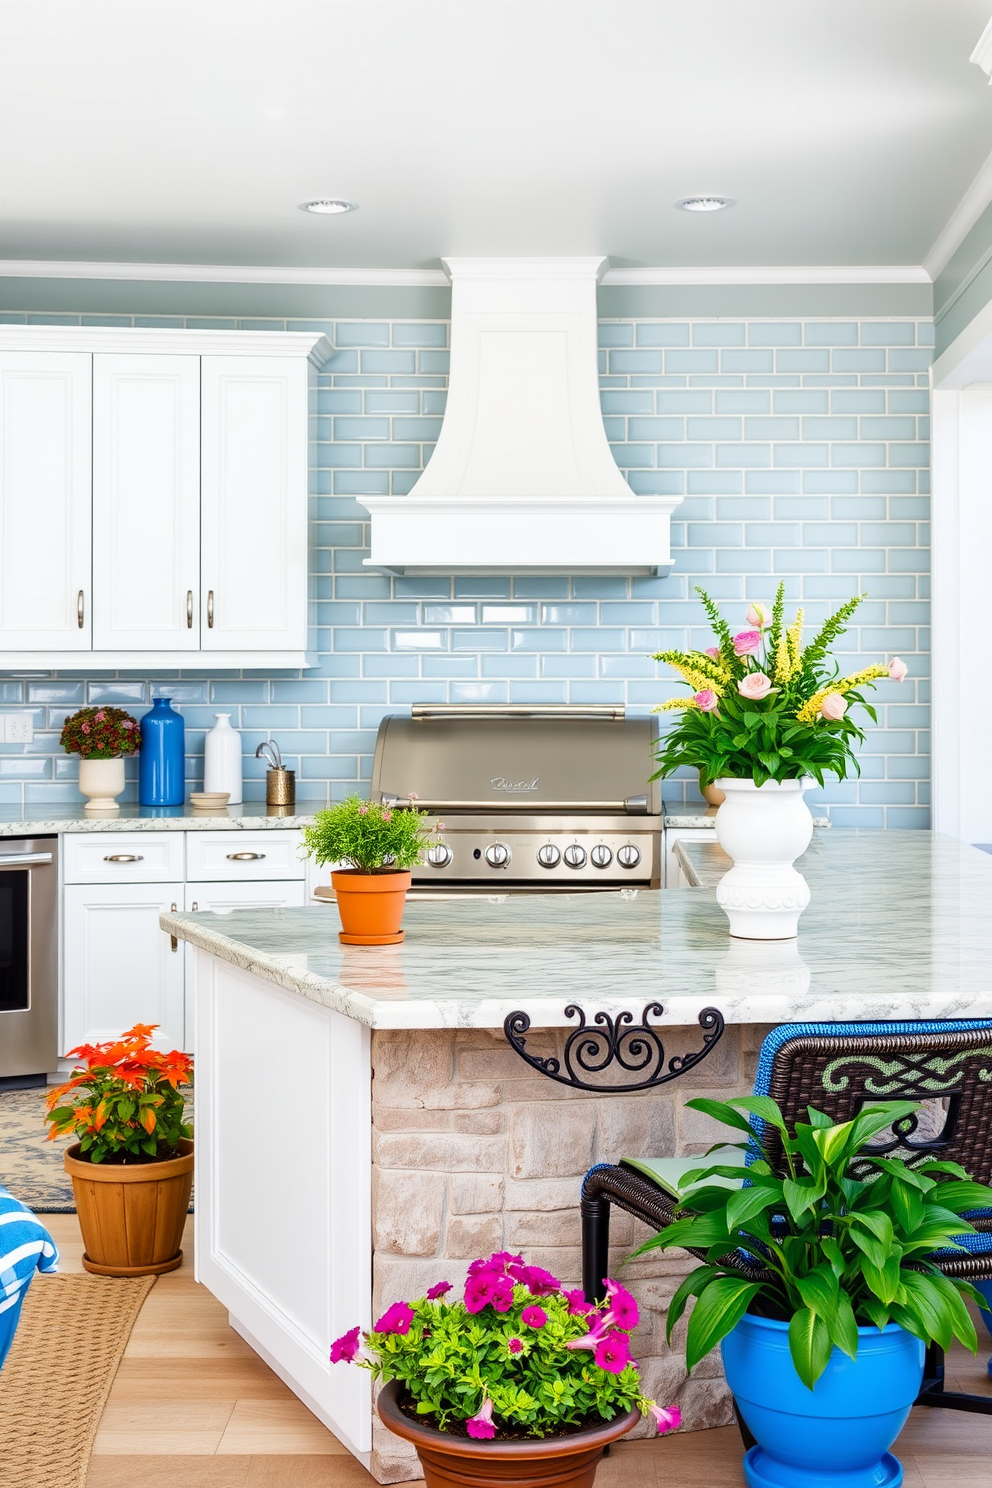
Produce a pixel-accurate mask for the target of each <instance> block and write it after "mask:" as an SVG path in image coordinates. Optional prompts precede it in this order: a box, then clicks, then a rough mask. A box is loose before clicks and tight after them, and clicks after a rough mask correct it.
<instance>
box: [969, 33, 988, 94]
mask: <svg viewBox="0 0 992 1488" xmlns="http://www.w3.org/2000/svg"><path fill="white" fill-rule="evenodd" d="M968 61H969V62H974V64H975V66H976V67H980V68H981V69H982V71H983V72H985V73H987V74H988V79H989V83H990V85H992V21H989V23H988V25H987V26H986V27H985V30H984V31H983V32H982V34H981V36H980V37H979V38H978V40H977V41H976V42H975V50H974V51H973V52H972V54H971V56H970V57H969V58H968Z"/></svg>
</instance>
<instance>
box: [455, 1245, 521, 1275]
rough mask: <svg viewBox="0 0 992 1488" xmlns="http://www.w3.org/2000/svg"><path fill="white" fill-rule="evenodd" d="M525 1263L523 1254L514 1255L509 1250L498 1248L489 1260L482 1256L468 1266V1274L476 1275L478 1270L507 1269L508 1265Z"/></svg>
mask: <svg viewBox="0 0 992 1488" xmlns="http://www.w3.org/2000/svg"><path fill="white" fill-rule="evenodd" d="M523 1263H524V1258H523V1256H518V1255H513V1254H512V1252H511V1251H509V1250H497V1251H494V1252H493V1254H492V1255H491V1256H490V1257H489V1259H488V1260H487V1261H484V1260H482V1258H481V1257H480V1258H479V1260H477V1261H473V1262H472V1263H471V1265H470V1266H469V1268H468V1274H469V1276H475V1274H476V1272H478V1271H505V1270H506V1268H507V1266H522V1265H523Z"/></svg>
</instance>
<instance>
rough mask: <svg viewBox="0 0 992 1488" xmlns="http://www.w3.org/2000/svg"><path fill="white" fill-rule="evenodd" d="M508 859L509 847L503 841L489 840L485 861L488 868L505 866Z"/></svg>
mask: <svg viewBox="0 0 992 1488" xmlns="http://www.w3.org/2000/svg"><path fill="white" fill-rule="evenodd" d="M509 861H510V849H509V848H508V847H507V846H506V844H505V843H503V842H491V843H490V844H489V846H488V847H487V848H486V862H487V863H488V864H489V866H490V868H505V867H506V865H507V864H508V863H509Z"/></svg>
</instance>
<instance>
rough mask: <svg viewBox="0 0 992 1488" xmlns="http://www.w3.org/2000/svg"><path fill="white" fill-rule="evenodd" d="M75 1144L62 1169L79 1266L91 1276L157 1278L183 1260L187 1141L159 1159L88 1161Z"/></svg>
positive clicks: (189, 1166)
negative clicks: (72, 1205) (80, 1250)
mask: <svg viewBox="0 0 992 1488" xmlns="http://www.w3.org/2000/svg"><path fill="white" fill-rule="evenodd" d="M79 1151H80V1148H79V1143H78V1142H76V1143H74V1144H73V1146H71V1147H70V1148H69V1149H68V1151H67V1152H66V1154H65V1170H66V1172H67V1173H68V1174H69V1177H70V1178H71V1179H72V1192H73V1194H74V1196H75V1199H76V1210H77V1212H78V1214H79V1228H80V1229H81V1230H82V1232H83V1246H84V1254H83V1266H84V1268H85V1269H86V1270H87V1271H93V1272H95V1274H96V1275H97V1276H160V1275H161V1274H162V1272H163V1271H174V1270H175V1269H176V1267H177V1266H181V1265H182V1262H183V1253H182V1250H181V1249H180V1246H181V1244H182V1238H183V1226H184V1224H185V1223H186V1211H187V1209H188V1208H189V1195H190V1189H191V1188H192V1185H193V1143H192V1142H190V1141H187V1140H186V1139H185V1138H184V1139H183V1140H182V1141H181V1142H180V1143H179V1156H178V1157H172V1158H168V1159H167V1160H166V1161H165V1162H147V1163H126V1164H120V1163H91V1162H85V1161H83V1162H81V1161H80V1160H79Z"/></svg>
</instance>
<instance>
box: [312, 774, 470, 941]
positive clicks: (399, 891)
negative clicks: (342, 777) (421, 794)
mask: <svg viewBox="0 0 992 1488" xmlns="http://www.w3.org/2000/svg"><path fill="white" fill-rule="evenodd" d="M416 801H417V798H416V796H415V795H410V796H409V797H408V798H407V800H406V801H404V802H397V803H394V804H389V803H385V802H383V803H379V802H375V801H363V800H362V799H361V797H359V796H349V797H348V798H347V800H344V801H342V802H341V803H340V805H338V806H332V807H330V808H329V809H328V810H326V811H318V812H317V814H316V819H315V822H314V825H313V826H312V827H305V828H304V829H303V846H304V850H305V852H306V854H307V856H308V857H311V858H313V859H314V860H315V861H316V862H317V863H319V864H320V865H321V866H323V865H324V864H326V863H330V864H332V865H333V872H332V873H331V885H332V887H333V889H334V895H335V898H336V899H337V905H338V911H339V913H340V915H341V926H342V928H341V931H340V935H339V938H340V940H341V941H342V942H343V943H344V944H345V945H394V944H396V942H397V941H401V940H402V939H403V931H402V930H401V929H400V924H401V922H402V919H403V907H404V903H405V901H406V895H407V890H408V889H409V887H410V884H411V883H412V881H413V877H412V874H411V872H410V870H411V869H412V868H415V867H416V866H417V864H418V863H419V862H420V861H421V859H422V858H423V855H424V853H425V851H426V850H427V848H428V847H430V846H431V845H432V844H433V843H435V842H437V841H438V833H440V832H443V831H444V823H443V822H434V821H431V820H430V819H429V818H428V815H427V813H426V812H425V811H419V810H418V809H417V805H416ZM345 864H347V865H348V866H343V865H345Z"/></svg>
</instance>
